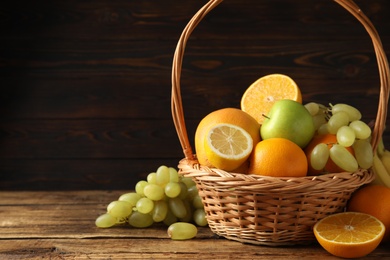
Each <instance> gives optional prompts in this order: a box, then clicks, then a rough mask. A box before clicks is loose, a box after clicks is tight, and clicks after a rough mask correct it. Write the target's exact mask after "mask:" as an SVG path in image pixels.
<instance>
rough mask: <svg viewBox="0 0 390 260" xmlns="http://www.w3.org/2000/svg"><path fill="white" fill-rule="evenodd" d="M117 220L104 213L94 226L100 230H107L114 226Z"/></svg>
mask: <svg viewBox="0 0 390 260" xmlns="http://www.w3.org/2000/svg"><path fill="white" fill-rule="evenodd" d="M116 222H117V219H116V218H115V217H113V216H112V215H110V214H109V213H105V214H102V215H100V216H99V217H98V218H97V219H96V221H95V225H96V226H97V227H100V228H109V227H112V226H114V225H115V224H116Z"/></svg>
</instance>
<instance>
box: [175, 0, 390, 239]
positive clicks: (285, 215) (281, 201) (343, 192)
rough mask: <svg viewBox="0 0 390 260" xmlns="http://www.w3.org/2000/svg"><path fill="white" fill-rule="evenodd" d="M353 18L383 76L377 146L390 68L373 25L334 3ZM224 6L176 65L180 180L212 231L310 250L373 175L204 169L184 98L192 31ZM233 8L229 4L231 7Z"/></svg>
mask: <svg viewBox="0 0 390 260" xmlns="http://www.w3.org/2000/svg"><path fill="white" fill-rule="evenodd" d="M334 1H335V2H336V3H338V4H339V5H341V6H342V7H343V8H345V9H346V10H347V11H348V12H349V13H351V14H352V15H353V16H354V17H355V18H356V19H357V20H358V21H359V22H360V23H361V24H362V25H363V26H364V27H365V29H366V31H367V33H368V34H369V36H370V37H371V39H372V43H373V47H374V50H375V53H376V58H377V63H378V70H379V76H380V95H379V103H378V112H377V117H376V121H375V125H374V128H373V133H372V146H373V150H374V151H375V150H376V147H377V144H378V142H379V140H380V139H381V137H382V133H383V131H384V127H385V123H386V116H387V106H388V98H389V74H390V73H389V65H388V61H387V58H386V54H385V52H384V50H383V47H382V44H381V41H380V37H379V35H378V33H377V31H376V29H375V27H374V26H373V24H372V23H371V22H370V21H369V19H368V18H367V17H366V16H365V15H364V13H363V12H362V11H361V10H360V8H359V7H358V6H357V5H356V4H355V3H354V2H353V1H352V0H334ZM221 2H222V0H211V1H209V2H208V3H206V4H205V5H204V6H203V7H202V8H201V9H200V10H199V11H198V12H197V13H196V14H195V15H194V16H193V18H192V19H191V20H190V21H189V23H188V24H187V26H186V27H185V29H184V31H183V33H182V35H181V36H180V39H179V41H178V44H177V47H176V51H175V54H174V58H173V65H172V116H173V121H174V124H175V127H176V131H177V134H178V138H179V141H180V144H181V146H182V148H183V153H184V159H182V160H181V161H180V162H179V170H180V174H182V175H184V176H187V177H192V178H193V179H194V181H195V182H196V184H197V187H198V189H199V195H200V196H201V197H202V200H203V204H204V207H205V210H206V213H207V220H208V224H209V226H210V228H211V230H212V231H213V232H214V233H216V234H217V235H220V236H223V237H225V238H227V239H231V240H236V241H240V242H243V243H251V244H260V245H271V246H278V245H294V244H306V243H310V242H312V241H313V240H314V235H313V232H312V227H313V225H314V224H315V223H316V222H317V221H318V220H319V219H321V218H323V217H325V216H326V215H329V214H332V213H336V212H340V211H342V210H343V209H344V208H345V205H346V203H347V201H348V199H349V198H350V196H351V194H352V193H353V192H354V191H355V190H356V189H358V188H359V187H360V186H362V185H364V184H367V183H370V182H371V181H372V180H373V178H374V175H373V173H372V171H370V170H359V171H357V172H353V173H349V172H341V173H334V174H324V175H320V176H315V177H313V176H307V177H300V178H274V177H265V176H259V175H245V174H239V173H231V172H226V171H222V170H218V169H214V168H213V169H211V168H208V167H205V166H202V165H200V164H199V163H198V161H197V160H196V155H195V154H194V153H193V151H192V148H191V146H190V141H189V139H188V135H187V130H186V126H185V118H184V112H183V107H182V100H181V92H180V75H181V69H182V60H183V56H184V50H185V46H186V43H187V40H188V39H189V37H190V35H191V33H192V31H193V30H194V29H195V28H196V26H197V25H198V24H199V23H200V22H201V20H202V19H203V18H204V17H205V16H206V15H207V14H208V13H209V12H210V11H211V10H212V9H214V8H215V7H216V6H218V5H219V4H220V3H221ZM227 4H228V3H227Z"/></svg>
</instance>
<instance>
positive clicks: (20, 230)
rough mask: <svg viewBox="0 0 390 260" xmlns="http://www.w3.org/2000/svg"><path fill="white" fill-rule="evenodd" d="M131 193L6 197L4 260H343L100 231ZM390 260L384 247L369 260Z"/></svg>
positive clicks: (121, 229)
mask: <svg viewBox="0 0 390 260" xmlns="http://www.w3.org/2000/svg"><path fill="white" fill-rule="evenodd" d="M124 192H125V191H57V192H47V191H46V192H39V191H36V192H31V191H29V192H0V259H11V260H12V259H232V258H237V257H239V258H240V259H270V258H273V259H287V258H289V259H301V258H303V257H304V258H305V259H315V258H318V257H320V258H321V259H337V258H335V257H333V256H331V255H330V254H328V253H327V252H326V251H325V250H323V249H322V248H321V247H320V246H319V245H318V244H317V243H313V244H312V245H309V246H291V247H269V246H256V245H248V244H242V243H239V242H235V241H230V240H227V239H224V238H218V237H217V236H216V235H215V234H213V233H212V232H211V231H210V229H209V228H207V227H203V228H199V232H198V235H197V236H196V238H194V239H192V240H187V241H173V240H171V239H170V238H168V236H167V233H166V229H167V228H166V226H164V225H155V226H153V227H150V228H146V229H136V228H131V227H130V226H128V225H124V226H117V227H114V228H110V229H100V228H97V227H96V226H95V224H94V221H95V219H96V217H97V216H98V215H100V214H102V213H103V212H105V207H106V206H107V204H108V203H109V202H110V201H112V200H115V199H116V198H117V197H118V196H119V195H121V194H122V193H124ZM373 257H384V258H389V259H390V250H389V249H388V245H381V246H380V247H379V248H377V249H376V250H375V251H374V252H373V253H371V254H370V255H369V256H368V257H366V258H364V259H371V258H373Z"/></svg>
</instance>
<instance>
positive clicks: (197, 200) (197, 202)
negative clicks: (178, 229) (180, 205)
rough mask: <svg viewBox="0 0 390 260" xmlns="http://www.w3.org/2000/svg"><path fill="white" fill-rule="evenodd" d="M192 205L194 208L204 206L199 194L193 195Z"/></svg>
mask: <svg viewBox="0 0 390 260" xmlns="http://www.w3.org/2000/svg"><path fill="white" fill-rule="evenodd" d="M192 205H193V206H194V208H196V209H203V208H204V206H203V202H202V198H201V197H200V196H199V195H197V196H195V197H194V199H193V200H192Z"/></svg>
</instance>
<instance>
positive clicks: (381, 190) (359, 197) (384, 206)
mask: <svg viewBox="0 0 390 260" xmlns="http://www.w3.org/2000/svg"><path fill="white" fill-rule="evenodd" d="M347 210H348V211H355V212H362V213H366V214H370V215H372V216H374V217H376V218H377V219H379V220H380V221H381V222H382V223H383V224H384V225H385V227H386V231H385V235H384V237H383V241H385V240H387V241H388V240H390V188H388V187H386V186H382V185H367V186H364V187H362V188H360V189H359V190H357V191H356V192H354V193H353V194H352V196H351V198H350V199H349V201H348V204H347Z"/></svg>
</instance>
